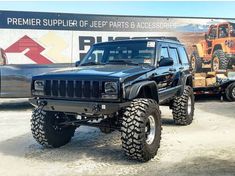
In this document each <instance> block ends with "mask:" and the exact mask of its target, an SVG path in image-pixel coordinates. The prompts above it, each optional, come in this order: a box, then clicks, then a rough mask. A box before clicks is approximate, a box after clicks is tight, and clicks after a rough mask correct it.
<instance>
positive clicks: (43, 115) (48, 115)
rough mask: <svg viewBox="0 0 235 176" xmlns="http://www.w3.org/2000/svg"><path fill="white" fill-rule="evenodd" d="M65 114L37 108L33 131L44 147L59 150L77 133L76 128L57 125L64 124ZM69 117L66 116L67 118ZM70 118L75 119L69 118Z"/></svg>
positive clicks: (33, 120) (34, 112) (32, 126)
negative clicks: (58, 148)
mask: <svg viewBox="0 0 235 176" xmlns="http://www.w3.org/2000/svg"><path fill="white" fill-rule="evenodd" d="M64 117H65V115H64V114H63V113H54V112H49V111H44V110H43V109H42V108H40V107H39V108H35V110H34V111H33V114H32V118H31V131H32V134H33V137H34V139H36V141H37V142H38V143H39V144H41V145H42V146H44V147H49V148H57V147H61V146H63V145H65V144H67V143H68V142H69V141H70V140H71V138H72V136H73V135H74V132H75V129H76V128H75V127H64V128H60V127H59V126H58V125H56V123H57V122H58V121H60V122H63V121H65V120H64ZM67 117H68V116H66V118H67ZM69 118H75V117H74V116H69Z"/></svg>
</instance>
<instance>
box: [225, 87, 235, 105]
mask: <svg viewBox="0 0 235 176" xmlns="http://www.w3.org/2000/svg"><path fill="white" fill-rule="evenodd" d="M225 95H226V98H227V100H228V101H235V83H231V84H229V85H228V87H227V88H226V89H225Z"/></svg>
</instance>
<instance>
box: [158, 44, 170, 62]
mask: <svg viewBox="0 0 235 176" xmlns="http://www.w3.org/2000/svg"><path fill="white" fill-rule="evenodd" d="M163 58H169V55H168V51H167V48H166V47H162V48H161V55H160V60H161V59H163Z"/></svg>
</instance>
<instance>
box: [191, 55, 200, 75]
mask: <svg viewBox="0 0 235 176" xmlns="http://www.w3.org/2000/svg"><path fill="white" fill-rule="evenodd" d="M191 66H192V68H193V71H194V72H195V73H200V72H202V58H200V57H199V54H198V51H193V53H192V55H191Z"/></svg>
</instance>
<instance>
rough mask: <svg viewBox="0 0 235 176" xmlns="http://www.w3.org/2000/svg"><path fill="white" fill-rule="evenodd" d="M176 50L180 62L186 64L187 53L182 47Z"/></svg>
mask: <svg viewBox="0 0 235 176" xmlns="http://www.w3.org/2000/svg"><path fill="white" fill-rule="evenodd" d="M178 51H179V55H180V60H181V63H182V64H188V63H189V61H188V56H187V53H186V51H185V49H184V47H179V48H178Z"/></svg>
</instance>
